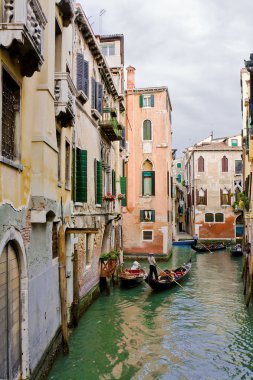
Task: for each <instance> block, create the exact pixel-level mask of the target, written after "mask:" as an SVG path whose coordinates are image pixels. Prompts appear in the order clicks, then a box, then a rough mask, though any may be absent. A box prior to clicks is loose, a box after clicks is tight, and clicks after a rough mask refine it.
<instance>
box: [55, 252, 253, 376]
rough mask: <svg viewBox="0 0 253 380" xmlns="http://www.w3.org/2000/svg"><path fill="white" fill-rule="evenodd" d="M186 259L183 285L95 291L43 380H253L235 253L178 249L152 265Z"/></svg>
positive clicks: (251, 330) (252, 326)
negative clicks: (66, 348) (186, 274)
mask: <svg viewBox="0 0 253 380" xmlns="http://www.w3.org/2000/svg"><path fill="white" fill-rule="evenodd" d="M190 256H191V257H192V262H193V265H192V269H191V272H190V275H189V277H188V279H187V280H186V281H185V282H184V283H182V285H183V287H184V288H183V289H182V288H180V287H179V286H177V287H175V288H174V289H171V290H169V291H165V292H162V293H153V292H152V290H151V289H150V288H149V287H148V285H146V284H145V283H144V284H143V285H140V286H139V287H136V288H133V289H125V290H123V289H120V288H114V289H113V290H112V292H111V295H110V296H106V295H102V296H100V297H99V299H97V300H96V301H95V303H94V304H93V305H92V306H91V307H90V308H89V310H88V311H87V312H86V313H85V315H84V316H83V317H82V319H81V320H80V323H79V326H78V328H77V329H75V330H74V331H73V333H72V335H71V338H70V354H69V356H68V357H65V356H63V355H62V354H60V355H59V357H58V359H57V361H56V362H55V364H54V366H53V368H52V371H51V373H50V374H49V377H48V379H50V380H96V379H105V380H109V379H120V380H128V379H136V380H142V379H145V380H152V379H166V380H167V379H168V380H174V379H175V380H189V379H190V380H191V379H201V380H202V379H205V380H213V379H219V380H220V379H253V309H252V308H249V309H246V308H245V306H244V299H243V290H242V282H241V270H242V258H240V257H239V258H232V257H230V254H229V253H228V252H227V251H220V252H215V253H213V254H210V253H206V254H196V253H194V252H193V251H192V250H191V249H189V248H187V247H182V248H181V247H180V248H175V249H174V252H173V255H172V258H171V259H170V261H169V262H168V263H162V264H161V265H160V264H159V263H158V264H159V266H161V267H163V268H165V267H169V268H174V267H175V266H177V265H180V264H182V263H183V262H185V261H187V260H188V258H189V257H190ZM145 265H146V264H145ZM146 266H147V265H146Z"/></svg>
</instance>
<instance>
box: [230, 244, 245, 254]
mask: <svg viewBox="0 0 253 380" xmlns="http://www.w3.org/2000/svg"><path fill="white" fill-rule="evenodd" d="M230 253H231V256H242V255H243V250H242V246H241V244H236V245H235V246H234V247H232V248H231V249H230Z"/></svg>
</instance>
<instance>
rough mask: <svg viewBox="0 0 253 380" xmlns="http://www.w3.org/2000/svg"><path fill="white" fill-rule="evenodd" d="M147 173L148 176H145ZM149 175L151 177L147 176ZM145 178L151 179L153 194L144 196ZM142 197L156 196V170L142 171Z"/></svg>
mask: <svg viewBox="0 0 253 380" xmlns="http://www.w3.org/2000/svg"><path fill="white" fill-rule="evenodd" d="M144 173H146V175H145V174H144ZM147 173H149V174H150V175H147ZM145 178H150V179H151V194H144V180H145ZM142 196H143V197H152V196H155V171H154V170H142Z"/></svg>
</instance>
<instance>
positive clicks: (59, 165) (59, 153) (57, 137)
mask: <svg viewBox="0 0 253 380" xmlns="http://www.w3.org/2000/svg"><path fill="white" fill-rule="evenodd" d="M56 143H57V149H58V157H57V164H58V165H57V166H58V182H61V132H60V131H58V130H56Z"/></svg>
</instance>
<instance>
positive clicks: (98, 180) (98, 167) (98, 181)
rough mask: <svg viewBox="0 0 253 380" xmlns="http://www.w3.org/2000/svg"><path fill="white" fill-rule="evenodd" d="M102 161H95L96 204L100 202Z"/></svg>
mask: <svg viewBox="0 0 253 380" xmlns="http://www.w3.org/2000/svg"><path fill="white" fill-rule="evenodd" d="M102 185H103V184H102V163H101V162H100V161H97V162H96V204H98V205H101V204H102Z"/></svg>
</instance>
